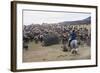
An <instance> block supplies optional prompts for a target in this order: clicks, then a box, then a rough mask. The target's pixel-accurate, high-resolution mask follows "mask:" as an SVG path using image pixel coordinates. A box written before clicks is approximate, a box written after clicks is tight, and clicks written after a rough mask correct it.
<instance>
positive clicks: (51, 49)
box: [23, 42, 91, 62]
mask: <svg viewBox="0 0 100 73" xmlns="http://www.w3.org/2000/svg"><path fill="white" fill-rule="evenodd" d="M78 49H79V51H78V55H72V54H71V52H63V51H62V50H63V49H62V48H61V44H57V45H52V46H47V47H42V46H41V44H40V43H39V44H35V43H34V42H31V43H29V50H27V51H26V50H23V62H41V61H61V60H82V59H90V58H91V50H90V49H91V48H90V47H88V46H86V45H84V46H79V48H78Z"/></svg>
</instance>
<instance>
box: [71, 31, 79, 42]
mask: <svg viewBox="0 0 100 73" xmlns="http://www.w3.org/2000/svg"><path fill="white" fill-rule="evenodd" d="M70 37H71V41H72V40H76V37H77V36H76V33H75V32H72V33H71V34H70Z"/></svg>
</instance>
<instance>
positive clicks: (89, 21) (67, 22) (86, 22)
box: [59, 17, 91, 25]
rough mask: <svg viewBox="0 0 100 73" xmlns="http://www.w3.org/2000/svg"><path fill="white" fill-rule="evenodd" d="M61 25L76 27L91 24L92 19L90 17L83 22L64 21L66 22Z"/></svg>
mask: <svg viewBox="0 0 100 73" xmlns="http://www.w3.org/2000/svg"><path fill="white" fill-rule="evenodd" d="M59 24H61V25H67V24H70V25H71V24H74V25H77V24H80V25H81V24H87V25H88V24H91V17H88V18H85V19H83V20H76V21H64V22H60V23H59Z"/></svg>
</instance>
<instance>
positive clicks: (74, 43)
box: [69, 30, 78, 54]
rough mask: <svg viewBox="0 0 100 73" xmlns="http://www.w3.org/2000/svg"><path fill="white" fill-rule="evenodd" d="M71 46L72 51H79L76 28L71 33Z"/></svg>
mask: <svg viewBox="0 0 100 73" xmlns="http://www.w3.org/2000/svg"><path fill="white" fill-rule="evenodd" d="M69 46H70V47H71V52H72V54H73V53H77V49H76V48H77V46H78V44H77V34H76V32H75V30H73V31H72V32H71V34H70V39H69Z"/></svg>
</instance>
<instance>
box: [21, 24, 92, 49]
mask: <svg viewBox="0 0 100 73" xmlns="http://www.w3.org/2000/svg"><path fill="white" fill-rule="evenodd" d="M88 26H90V25H85V26H84V25H83V26H81V25H58V24H54V25H38V24H36V25H35V24H34V25H33V24H31V25H24V26H23V48H24V49H26V50H28V44H29V42H33V41H34V42H35V43H36V44H38V43H39V42H40V43H41V46H50V45H54V44H62V45H63V44H64V43H63V35H66V43H69V41H68V40H69V39H70V36H69V35H70V33H71V32H72V31H73V30H75V33H76V34H77V40H78V44H79V45H84V44H85V45H87V46H90V45H91V29H90V28H89V29H88ZM69 47H70V46H69Z"/></svg>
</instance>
